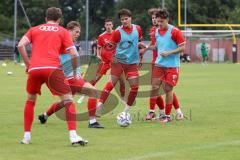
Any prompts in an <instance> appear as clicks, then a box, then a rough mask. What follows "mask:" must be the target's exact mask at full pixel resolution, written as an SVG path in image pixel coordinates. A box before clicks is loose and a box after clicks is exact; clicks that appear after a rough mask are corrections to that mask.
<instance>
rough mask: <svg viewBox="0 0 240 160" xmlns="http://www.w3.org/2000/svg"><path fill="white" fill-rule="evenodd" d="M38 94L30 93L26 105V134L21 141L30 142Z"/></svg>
mask: <svg viewBox="0 0 240 160" xmlns="http://www.w3.org/2000/svg"><path fill="white" fill-rule="evenodd" d="M36 99H37V95H36V94H28V98H27V101H26V103H25V107H24V136H23V140H22V141H21V143H23V144H29V143H30V140H31V129H32V123H33V120H34V107H35V103H36Z"/></svg>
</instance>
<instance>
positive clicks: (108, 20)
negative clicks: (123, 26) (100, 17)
mask: <svg viewBox="0 0 240 160" xmlns="http://www.w3.org/2000/svg"><path fill="white" fill-rule="evenodd" d="M104 22H105V23H106V22H113V19H112V18H106V19H105V20H104Z"/></svg>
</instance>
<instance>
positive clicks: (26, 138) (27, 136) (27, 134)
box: [24, 132, 31, 140]
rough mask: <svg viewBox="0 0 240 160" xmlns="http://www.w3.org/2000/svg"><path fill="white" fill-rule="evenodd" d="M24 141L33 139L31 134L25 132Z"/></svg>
mask: <svg viewBox="0 0 240 160" xmlns="http://www.w3.org/2000/svg"><path fill="white" fill-rule="evenodd" d="M24 139H25V140H30V139H31V132H24Z"/></svg>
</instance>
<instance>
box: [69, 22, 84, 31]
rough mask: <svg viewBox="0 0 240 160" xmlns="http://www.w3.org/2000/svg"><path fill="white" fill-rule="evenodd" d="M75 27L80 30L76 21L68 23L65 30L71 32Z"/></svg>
mask: <svg viewBox="0 0 240 160" xmlns="http://www.w3.org/2000/svg"><path fill="white" fill-rule="evenodd" d="M75 27H79V28H81V26H80V24H79V23H78V22H77V21H70V22H68V24H67V27H66V28H67V30H73V29H74V28H75Z"/></svg>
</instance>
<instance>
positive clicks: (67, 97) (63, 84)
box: [45, 70, 88, 145]
mask: <svg viewBox="0 0 240 160" xmlns="http://www.w3.org/2000/svg"><path fill="white" fill-rule="evenodd" d="M45 82H46V84H47V86H48V88H49V89H50V91H51V92H52V94H53V95H58V96H59V97H60V99H61V101H60V102H59V103H58V104H57V106H58V109H61V108H63V107H65V109H66V111H67V114H66V118H67V122H68V123H67V124H68V130H69V139H70V142H71V143H72V144H80V145H85V144H87V143H88V141H86V140H84V139H83V138H81V137H80V136H79V135H77V133H76V114H74V113H73V114H72V113H70V112H69V111H73V112H74V110H75V106H74V105H75V104H74V102H73V97H72V91H71V88H70V86H69V82H68V81H65V77H64V74H63V71H61V70H55V71H53V72H52V73H50V74H49V75H48V78H47V79H46V81H45ZM69 122H70V123H69Z"/></svg>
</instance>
